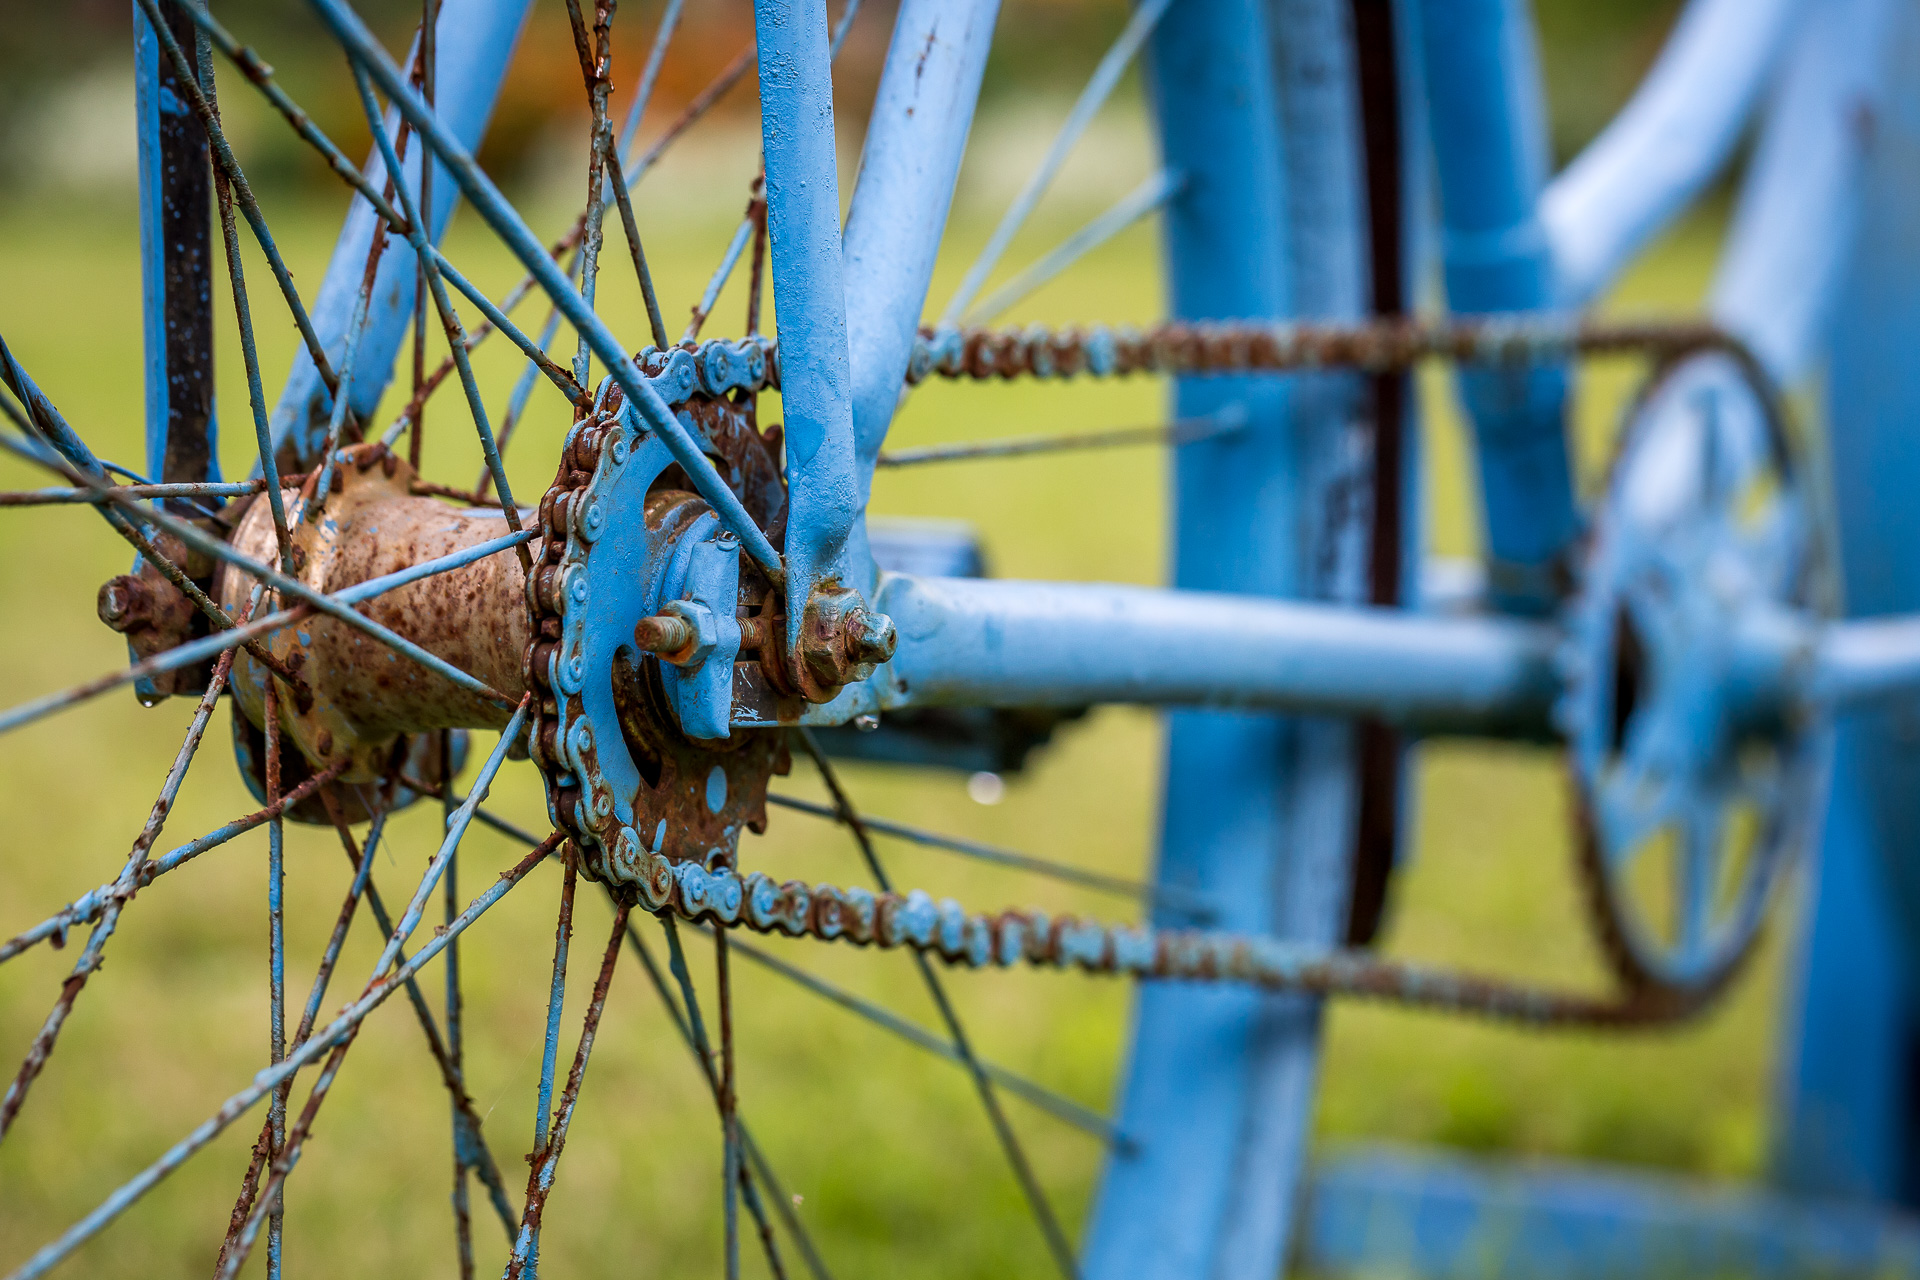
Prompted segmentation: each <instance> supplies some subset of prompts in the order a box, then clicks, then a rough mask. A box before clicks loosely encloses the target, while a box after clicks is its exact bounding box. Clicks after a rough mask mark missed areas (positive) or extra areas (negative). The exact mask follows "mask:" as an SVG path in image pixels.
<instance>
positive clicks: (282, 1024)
mask: <svg viewBox="0 0 1920 1280" xmlns="http://www.w3.org/2000/svg"><path fill="white" fill-rule="evenodd" d="M262 718H263V719H264V720H265V722H266V723H265V726H264V728H265V732H266V739H267V751H266V755H267V761H266V764H267V803H268V804H272V803H273V802H274V801H275V800H278V799H279V798H280V749H281V743H280V706H279V696H278V691H277V690H276V689H275V688H274V686H273V682H272V681H271V680H269V681H268V682H267V694H266V711H265V714H264V715H263V717H262ZM285 825H286V824H285V819H284V818H282V817H280V816H278V815H276V816H274V817H273V818H271V819H269V820H268V822H267V981H268V984H269V988H268V1006H267V1043H268V1049H269V1058H268V1062H269V1065H274V1066H277V1065H279V1062H280V1060H281V1059H282V1058H284V1057H286V1056H287V930H286V909H285V906H286V904H285V897H286V879H287V866H286V844H285V840H286V831H285ZM292 1089H293V1081H292V1080H291V1079H288V1080H286V1081H284V1082H282V1084H281V1086H280V1087H279V1088H278V1089H275V1090H274V1091H273V1096H272V1097H271V1098H269V1099H268V1100H267V1154H268V1155H269V1157H270V1158H271V1159H272V1160H273V1161H274V1162H278V1161H279V1159H280V1156H281V1153H282V1152H283V1151H284V1150H285V1149H286V1142H287V1097H288V1094H289V1093H290V1092H291V1091H292ZM285 1201H286V1197H285V1194H284V1192H278V1191H277V1192H275V1193H274V1194H273V1197H272V1201H271V1206H270V1208H269V1209H268V1225H267V1277H268V1280H279V1277H280V1262H281V1258H280V1242H281V1227H282V1224H283V1222H284V1220H285V1215H286V1211H285Z"/></svg>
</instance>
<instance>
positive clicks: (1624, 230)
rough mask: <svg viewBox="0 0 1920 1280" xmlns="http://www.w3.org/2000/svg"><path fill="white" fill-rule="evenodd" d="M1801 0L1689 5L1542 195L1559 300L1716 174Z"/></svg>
mask: <svg viewBox="0 0 1920 1280" xmlns="http://www.w3.org/2000/svg"><path fill="white" fill-rule="evenodd" d="M1808 7H1809V6H1808V4H1807V0H1692V2H1691V3H1690V4H1688V5H1687V7H1686V10H1685V11H1684V12H1683V13H1682V14H1681V15H1680V21H1679V22H1678V24H1677V25H1676V26H1675V27H1674V29H1673V34H1672V35H1670V36H1669V37H1668V38H1667V43H1666V45H1665V47H1663V48H1662V49H1661V51H1660V60H1659V61H1658V62H1656V63H1654V64H1653V69H1652V70H1651V71H1649V72H1648V73H1647V77H1646V79H1645V80H1643V81H1642V82H1641V84H1640V87H1639V89H1637V90H1636V91H1635V92H1634V95H1633V99H1632V101H1630V102H1628V103H1627V105H1626V106H1625V107H1624V108H1623V109H1622V110H1621V112H1620V114H1619V115H1617V116H1615V117H1614V118H1613V122H1612V123H1611V124H1609V125H1608V126H1607V128H1606V130H1605V131H1604V132H1603V133H1601V135H1600V136H1599V137H1598V138H1595V139H1594V140H1593V141H1592V142H1591V143H1590V144H1588V146H1587V148H1586V149H1585V150H1584V151H1582V152H1581V153H1580V154H1579V155H1578V156H1577V157H1575V158H1574V161H1573V163H1571V164H1569V165H1568V166H1567V167H1566V169H1565V170H1564V171H1562V172H1561V173H1560V174H1559V175H1558V176H1557V177H1555V178H1554V180H1553V181H1552V183H1550V184H1549V185H1548V187H1547V189H1546V191H1545V193H1544V194H1543V195H1542V196H1541V198H1540V220H1541V223H1542V224H1543V225H1544V226H1545V228H1546V233H1547V239H1548V240H1549V242H1551V244H1552V246H1553V261H1554V271H1555V275H1556V278H1557V280H1558V295H1559V301H1560V303H1561V305H1563V306H1578V305H1580V304H1583V303H1586V302H1588V301H1591V300H1592V299H1593V298H1594V297H1595V296H1597V295H1598V294H1599V293H1600V292H1601V291H1602V290H1604V289H1605V288H1606V287H1607V285H1608V284H1610V283H1611V282H1612V281H1613V279H1614V277H1615V276H1616V275H1618V274H1619V272H1620V270H1621V269H1622V268H1623V267H1625V266H1626V265H1627V263H1628V262H1629V261H1630V260H1631V259H1632V257H1633V255H1634V254H1635V253H1637V252H1638V251H1639V250H1640V249H1641V248H1643V247H1644V246H1645V245H1646V244H1647V242H1648V241H1649V240H1651V239H1652V238H1653V237H1654V236H1656V235H1658V234H1659V232H1660V230H1661V229H1662V228H1663V227H1665V226H1666V225H1667V224H1668V223H1669V222H1670V221H1672V220H1673V218H1674V217H1675V216H1676V215H1677V214H1679V213H1680V212H1681V210H1683V209H1685V208H1686V206H1687V205H1688V204H1689V203H1691V202H1692V200H1693V198H1694V197H1695V196H1697V195H1699V194H1700V192H1701V190H1702V189H1703V188H1705V187H1706V185H1707V184H1708V183H1709V182H1711V181H1712V180H1713V177H1714V175H1715V174H1717V173H1718V172H1720V169H1721V168H1722V166H1724V165H1725V164H1726V162H1727V160H1728V158H1729V157H1730V156H1731V155H1732V153H1733V149H1734V147H1735V146H1736V145H1737V144H1738V143H1739V141H1740V138H1741V134H1742V132H1743V130H1744V128H1745V126H1746V123H1747V119H1748V117H1750V116H1751V115H1752V114H1753V108H1754V104H1755V103H1756V102H1757V101H1758V100H1759V99H1760V97H1761V94H1762V92H1763V90H1765V89H1766V87H1767V86H1768V85H1769V84H1770V83H1771V80H1772V77H1773V73H1774V69H1775V68H1776V67H1777V66H1778V65H1779V63H1780V56H1781V53H1782V52H1783V51H1784V50H1785V48H1786V45H1787V39H1788V37H1789V36H1790V35H1791V34H1792V33H1793V32H1795V31H1796V30H1797V29H1798V27H1799V25H1800V18H1801V15H1802V14H1803V13H1804V12H1805V11H1806V9H1807V8H1808Z"/></svg>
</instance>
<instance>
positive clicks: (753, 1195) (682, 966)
mask: <svg viewBox="0 0 1920 1280" xmlns="http://www.w3.org/2000/svg"><path fill="white" fill-rule="evenodd" d="M661 925H662V927H663V928H665V929H666V933H667V944H668V948H669V955H670V957H671V959H670V964H671V965H672V968H673V974H674V979H675V980H676V981H677V982H678V983H679V986H680V994H681V999H682V1000H683V1001H684V1002H685V1005H686V1011H685V1012H682V1010H681V1005H680V1003H678V1002H676V1001H675V1000H674V997H673V993H672V992H671V991H669V990H668V989H667V982H666V979H665V978H664V977H662V976H661V974H660V966H659V965H658V964H657V963H655V961H654V958H653V953H652V952H650V951H648V950H647V944H646V943H645V942H644V941H642V940H641V938H640V934H639V933H638V932H637V931H636V930H635V929H634V927H633V925H632V923H631V922H629V923H628V925H627V945H628V946H629V947H631V948H632V949H633V953H634V955H636V956H638V957H639V959H640V964H641V967H642V968H644V969H645V970H646V971H647V978H648V980H649V981H650V982H652V984H653V989H654V991H655V993H656V994H658V995H659V997H660V1003H661V1004H663V1005H665V1006H666V1009H667V1014H668V1016H669V1017H671V1018H672V1019H673V1025H674V1027H675V1028H676V1029H677V1030H678V1031H679V1032H680V1038H681V1039H682V1040H684V1041H685V1042H686V1045H687V1048H688V1049H690V1050H692V1052H693V1056H694V1060H695V1061H697V1062H698V1063H699V1064H700V1069H701V1071H702V1072H703V1073H704V1074H705V1076H706V1079H707V1087H708V1089H710V1090H711V1091H712V1092H713V1099H714V1105H715V1106H716V1107H718V1106H719V1104H720V1075H719V1073H718V1072H717V1071H715V1070H714V1066H713V1052H712V1049H711V1048H710V1047H709V1045H708V1043H707V1037H706V1028H705V1027H704V1025H703V1024H702V1023H701V1020H700V1000H699V997H698V996H696V995H695V994H694V989H693V980H692V977H691V975H690V974H688V972H687V966H686V958H685V956H684V955H683V954H682V952H681V949H680V939H679V935H678V934H677V932H676V931H675V930H674V929H673V927H672V919H671V917H668V916H662V917H661ZM734 1126H735V1128H736V1131H737V1132H738V1133H739V1135H740V1146H741V1149H742V1150H743V1151H744V1153H745V1155H746V1164H747V1165H748V1166H750V1168H747V1167H743V1168H741V1169H740V1171H739V1179H740V1197H741V1199H742V1200H744V1201H745V1202H746V1206H747V1212H748V1213H749V1214H750V1215H752V1217H753V1221H754V1226H755V1228H756V1230H757V1232H758V1234H759V1237H760V1248H761V1251H762V1252H763V1253H765V1254H766V1258H767V1269H768V1270H769V1271H771V1272H772V1273H773V1275H774V1278H775V1280H785V1276H786V1268H785V1267H784V1266H782V1265H781V1261H780V1251H779V1247H778V1245H777V1243H776V1242H775V1239H774V1235H773V1223H772V1222H771V1221H770V1220H769V1219H768V1218H767V1211H766V1206H765V1205H764V1203H763V1202H762V1200H761V1195H760V1191H761V1188H764V1189H765V1191H766V1193H767V1196H768V1197H770V1198H771V1199H772V1201H773V1203H774V1206H775V1208H776V1209H778V1210H779V1211H780V1215H781V1219H782V1221H783V1223H784V1224H785V1226H786V1228H787V1234H788V1235H790V1236H792V1237H793V1240H794V1243H795V1244H796V1245H797V1246H798V1247H799V1249H800V1254H801V1257H803V1258H804V1259H805V1260H806V1263H807V1269H808V1270H809V1271H810V1272H812V1273H813V1276H814V1280H829V1277H828V1275H827V1269H826V1266H825V1265H824V1264H823V1263H822V1262H821V1260H820V1255H819V1253H818V1252H817V1251H816V1250H815V1249H814V1247H813V1241H812V1239H811V1238H810V1237H809V1236H808V1235H807V1231H806V1228H805V1227H804V1226H803V1225H802V1224H801V1222H800V1219H799V1216H798V1215H797V1214H795V1213H794V1212H793V1208H792V1206H791V1205H790V1204H789V1203H788V1201H787V1198H786V1193H785V1192H783V1191H782V1190H781V1189H780V1183H779V1180H778V1179H777V1178H775V1177H774V1174H773V1168H772V1166H771V1165H770V1164H768V1163H767V1160H766V1157H765V1156H764V1155H762V1154H761V1151H760V1148H759V1147H758V1146H757V1145H756V1144H755V1143H754V1141H753V1134H752V1133H751V1132H750V1131H749V1130H748V1128H747V1123H746V1121H745V1120H742V1119H741V1118H740V1117H739V1113H738V1111H737V1110H736V1112H735V1115H734ZM756 1180H757V1185H756Z"/></svg>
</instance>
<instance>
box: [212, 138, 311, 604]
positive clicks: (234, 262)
mask: <svg viewBox="0 0 1920 1280" xmlns="http://www.w3.org/2000/svg"><path fill="white" fill-rule="evenodd" d="M213 185H214V192H215V194H216V195H217V196H218V197H219V201H220V234H221V238H222V241H223V243H224V244H225V245H226V250H227V281H228V283H229V284H230V285H231V286H232V288H233V314H234V320H235V323H236V324H237V325H238V326H239V329H240V359H241V363H243V364H244V365H245V366H246V370H247V407H248V408H249V409H250V410H251V411H252V413H253V436H254V441H255V443H256V445H257V446H258V448H259V451H260V475H261V483H262V487H263V488H264V489H265V490H266V495H267V506H268V509H269V513H270V514H271V515H272V516H273V538H274V545H275V546H276V547H278V548H279V549H280V568H281V571H282V572H285V573H292V572H293V571H294V565H293V542H292V540H291V538H290V536H289V534H288V532H287V508H286V504H285V502H284V501H283V500H282V499H281V496H280V463H279V461H278V460H277V459H276V458H275V457H274V448H273V430H272V428H271V427H270V426H269V425H268V423H267V397H266V391H265V389H264V388H263V387H262V386H261V382H260V352H259V350H258V348H257V347H255V345H254V341H253V311H252V309H251V308H250V307H249V306H248V303H247V276H246V269H245V267H244V265H243V264H242V263H241V261H240V231H239V228H237V227H236V226H234V223H233V184H232V183H230V182H228V181H227V176H226V175H225V174H224V173H216V174H215V175H214V184H213Z"/></svg>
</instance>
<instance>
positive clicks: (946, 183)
mask: <svg viewBox="0 0 1920 1280" xmlns="http://www.w3.org/2000/svg"><path fill="white" fill-rule="evenodd" d="M999 9H1000V6H999V0H968V3H966V4H954V3H950V2H948V0H906V2H905V3H903V4H902V5H901V6H900V12H899V15H898V16H897V17H896V19H895V20H894V27H893V39H892V43H891V45H890V46H889V48H888V51H887V62H886V67H885V69H884V70H883V71H882V72H881V76H880V87H879V90H878V92H877V93H876V95H875V97H874V107H873V113H872V115H871V117H870V118H869V121H868V124H867V137H866V145H865V149H864V151H863V152H862V154H861V161H860V179H859V182H858V184H857V185H856V186H855V188H854V192H853V204H852V207H851V209H850V210H849V212H848V214H847V230H846V241H845V249H844V255H843V274H844V280H845V286H846V298H847V344H848V356H849V358H850V360H851V361H852V386H853V390H852V396H853V430H854V441H855V452H856V454H857V457H858V466H859V472H860V503H861V506H862V508H863V512H864V508H865V505H866V502H867V499H868V497H869V495H870V494H871V493H872V490H873V468H874V462H875V459H877V458H878V457H879V456H880V447H881V445H882V444H884V443H885V442H886V438H887V428H888V427H889V426H890V425H891V424H892V422H893V414H894V409H895V407H896V406H897V405H898V404H899V402H900V394H901V393H900V388H901V383H902V382H903V381H904V380H905V378H906V372H907V361H908V359H909V357H910V355H911V353H912V348H913V339H914V334H915V332H916V330H917V329H918V327H919V324H920V312H921V308H922V307H923V306H925V304H926V298H927V284H928V281H929V280H930V279H931V277H932V274H933V263H934V258H935V256H936V255H937V254H938V252H939V249H940V241H941V238H942V235H943V234H944V232H945V231H946V225H947V213H948V210H949V209H950V208H951V206H952V203H953V186H954V182H955V181H956V180H957V179H958V177H959V174H960V161H961V157H962V156H963V155H964V153H965V151H966V143H967V135H968V133H969V132H970V130H971V128H972V124H973V109H974V104H975V102H976V101H977V100H978V98H979V93H980V79H981V76H982V75H983V74H984V73H985V70H986V63H987V50H988V48H989V46H990V45H991V44H992V39H993V28H994V22H995V20H996V18H997V17H998V15H999ZM866 526H867V521H866V520H865V519H860V520H857V521H856V522H855V525H854V530H853V539H854V547H853V550H852V553H851V554H850V555H849V561H850V563H851V564H852V566H853V569H854V572H855V574H856V578H855V582H856V585H858V586H859V587H860V588H861V590H862V591H864V592H867V593H868V594H869V597H871V591H872V588H873V585H874V584H873V580H872V579H873V557H872V553H871V549H870V547H869V545H868V536H869V535H868V530H867V527H866Z"/></svg>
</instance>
